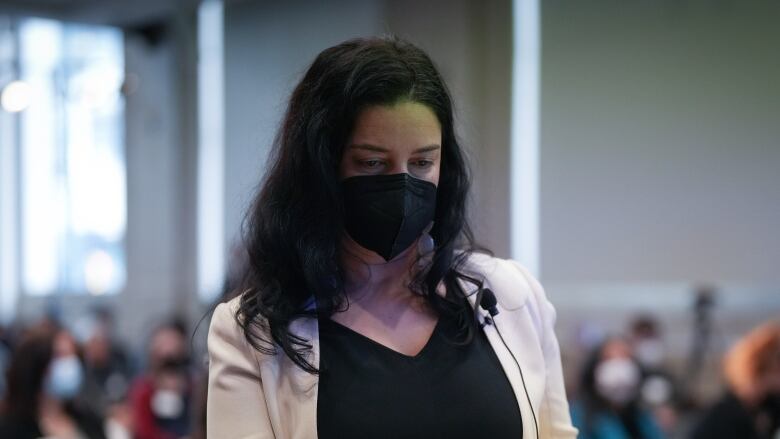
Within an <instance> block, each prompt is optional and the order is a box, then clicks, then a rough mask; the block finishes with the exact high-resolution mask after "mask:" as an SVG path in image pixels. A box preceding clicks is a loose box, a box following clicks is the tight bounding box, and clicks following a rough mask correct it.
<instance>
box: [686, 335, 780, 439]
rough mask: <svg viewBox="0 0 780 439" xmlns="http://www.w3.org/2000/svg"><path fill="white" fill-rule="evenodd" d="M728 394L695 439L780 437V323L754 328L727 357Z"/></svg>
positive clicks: (701, 423)
mask: <svg viewBox="0 0 780 439" xmlns="http://www.w3.org/2000/svg"><path fill="white" fill-rule="evenodd" d="M724 374H725V377H726V382H727V384H728V390H727V391H726V394H725V395H723V397H722V398H721V399H720V401H718V402H717V403H716V404H715V405H713V406H712V407H711V408H710V409H709V410H708V411H707V412H706V413H705V414H704V416H703V417H702V419H701V420H700V421H699V423H698V425H697V426H696V427H695V428H694V430H693V432H692V434H691V437H692V438H693V439H721V438H736V437H738V438H744V439H774V438H777V437H778V435H780V321H770V322H767V323H764V324H763V325H760V326H759V327H757V328H755V329H753V330H752V331H750V333H748V334H747V335H746V336H745V337H744V338H742V339H741V340H740V341H739V342H737V343H736V344H735V345H734V347H732V348H731V350H730V351H729V352H728V354H727V355H726V358H725V360H724Z"/></svg>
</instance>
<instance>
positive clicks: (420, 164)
mask: <svg viewBox="0 0 780 439" xmlns="http://www.w3.org/2000/svg"><path fill="white" fill-rule="evenodd" d="M413 164H414V165H415V166H417V167H418V168H428V167H430V166H431V165H433V160H428V159H420V160H415V161H414V162H413Z"/></svg>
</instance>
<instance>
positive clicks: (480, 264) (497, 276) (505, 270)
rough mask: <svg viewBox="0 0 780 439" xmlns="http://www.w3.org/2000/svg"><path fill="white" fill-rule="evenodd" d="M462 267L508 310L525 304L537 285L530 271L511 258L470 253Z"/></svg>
mask: <svg viewBox="0 0 780 439" xmlns="http://www.w3.org/2000/svg"><path fill="white" fill-rule="evenodd" d="M464 268H465V271H466V274H467V275H470V276H473V277H475V278H477V279H480V280H482V281H483V282H484V287H486V288H490V290H491V291H493V294H495V295H496V300H498V303H499V305H500V306H501V307H502V308H504V309H507V310H510V311H512V310H516V309H520V308H522V307H523V306H525V305H526V304H527V302H528V299H529V298H531V296H533V295H534V294H535V289H536V288H537V285H538V282H537V281H536V279H534V278H533V276H531V274H530V272H529V271H528V270H527V269H526V268H525V267H523V266H522V265H521V264H520V263H518V262H517V261H514V260H512V259H503V258H498V257H495V256H492V255H488V254H485V253H472V254H471V255H469V257H468V259H467V261H466V263H465V264H464Z"/></svg>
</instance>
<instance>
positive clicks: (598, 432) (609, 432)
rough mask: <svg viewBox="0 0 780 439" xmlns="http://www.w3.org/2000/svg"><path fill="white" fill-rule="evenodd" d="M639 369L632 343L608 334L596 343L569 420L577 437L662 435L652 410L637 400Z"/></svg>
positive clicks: (648, 438)
mask: <svg viewBox="0 0 780 439" xmlns="http://www.w3.org/2000/svg"><path fill="white" fill-rule="evenodd" d="M641 384H642V370H641V368H640V366H639V363H638V362H637V361H636V359H635V358H634V355H633V352H632V350H631V346H630V344H629V343H628V342H626V341H625V340H623V339H621V338H609V339H607V340H606V341H605V342H604V343H602V344H601V345H599V346H598V347H596V348H595V349H594V350H593V352H592V353H591V354H590V357H589V358H588V360H587V361H586V362H585V364H584V366H583V370H582V380H581V383H580V388H579V393H578V398H577V401H575V402H574V404H572V421H573V422H574V425H575V426H576V427H577V428H578V429H579V430H580V434H579V436H578V437H579V438H580V439H663V438H664V437H665V435H664V433H663V432H662V431H661V429H660V427H659V426H658V424H657V423H656V421H655V419H654V418H653V416H652V414H651V413H649V412H648V411H646V410H645V409H644V408H643V407H642V406H641V404H640V389H641Z"/></svg>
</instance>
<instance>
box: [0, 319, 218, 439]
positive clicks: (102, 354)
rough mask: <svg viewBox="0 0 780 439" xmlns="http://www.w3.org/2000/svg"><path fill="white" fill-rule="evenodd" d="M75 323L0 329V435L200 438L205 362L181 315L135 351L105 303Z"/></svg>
mask: <svg viewBox="0 0 780 439" xmlns="http://www.w3.org/2000/svg"><path fill="white" fill-rule="evenodd" d="M78 323H79V324H77V325H74V326H75V327H69V326H68V325H65V324H63V323H62V322H58V321H56V320H55V319H52V318H44V319H42V320H40V321H38V322H35V323H32V324H29V325H24V326H20V327H12V328H6V329H2V330H0V368H1V369H2V370H3V372H4V373H3V374H2V377H3V379H0V394H1V395H2V402H1V403H0V438H3V439H38V438H51V439H54V438H56V439H93V438H97V439H125V438H136V439H179V438H192V439H199V438H205V391H206V385H205V384H206V381H205V380H206V371H205V369H206V368H205V364H204V362H202V361H201V362H198V361H193V356H192V355H191V349H190V348H191V343H190V331H189V329H188V328H187V327H186V325H185V324H184V322H183V321H182V320H180V319H175V318H173V319H170V320H169V321H165V322H163V323H161V324H159V325H158V326H157V327H156V328H154V330H153V331H152V334H151V336H150V337H149V339H148V341H147V343H146V350H145V352H144V353H143V355H133V354H132V353H131V352H130V351H129V350H128V349H126V348H125V347H124V345H123V343H122V342H121V341H120V340H119V339H118V337H117V336H116V335H115V330H114V319H113V316H112V314H111V313H110V312H108V311H107V310H104V309H99V310H95V311H94V312H93V313H92V314H91V315H90V316H89V318H88V319H81V320H80V321H79V322H78Z"/></svg>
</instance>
